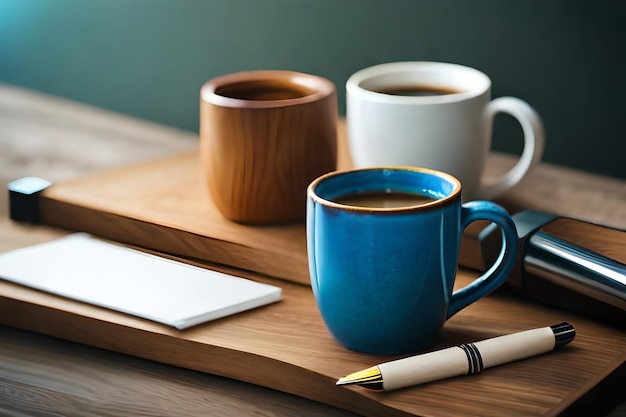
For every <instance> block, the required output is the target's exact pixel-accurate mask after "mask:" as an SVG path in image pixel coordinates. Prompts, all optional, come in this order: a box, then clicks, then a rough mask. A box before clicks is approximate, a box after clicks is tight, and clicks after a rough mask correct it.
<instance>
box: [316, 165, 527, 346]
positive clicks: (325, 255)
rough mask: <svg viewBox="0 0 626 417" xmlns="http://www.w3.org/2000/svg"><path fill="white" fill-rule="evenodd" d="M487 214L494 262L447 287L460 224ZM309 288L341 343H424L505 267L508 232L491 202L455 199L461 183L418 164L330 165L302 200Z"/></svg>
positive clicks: (511, 229)
mask: <svg viewBox="0 0 626 417" xmlns="http://www.w3.org/2000/svg"><path fill="white" fill-rule="evenodd" d="M476 220H488V221H491V222H493V223H495V224H496V225H497V226H499V227H500V229H501V231H502V236H503V239H502V242H503V243H502V249H501V252H500V256H499V257H498V259H497V260H496V262H495V264H494V265H493V266H492V267H491V268H489V269H488V270H487V271H486V272H485V273H484V274H483V275H481V276H480V277H478V278H476V280H475V281H473V282H472V283H471V284H470V285H468V286H466V287H465V288H462V289H460V290H458V291H456V292H454V293H453V291H452V289H453V286H454V280H455V275H456V270H457V262H458V255H459V248H460V241H461V234H462V233H463V230H464V229H465V227H467V226H468V225H469V224H470V223H472V222H474V221H476ZM307 246H308V258H309V271H310V275H311V286H312V288H313V293H314V295H315V299H316V302H317V305H318V307H319V310H320V312H321V314H322V317H323V319H324V322H325V324H326V326H327V328H328V330H329V331H330V333H331V334H332V335H333V337H334V338H335V339H336V340H337V341H339V342H340V343H341V344H342V345H344V346H345V347H347V348H349V349H353V350H357V351H361V352H367V353H377V354H403V353H410V352H415V351H418V350H420V349H423V348H426V347H428V346H429V345H432V344H433V343H434V342H435V341H436V339H437V336H438V334H439V331H440V330H441V328H442V327H443V325H444V323H445V321H446V320H447V319H449V318H450V317H451V316H452V315H454V314H455V313H457V312H459V311H460V310H461V309H463V308H465V307H467V306H468V305H470V304H471V303H473V302H474V301H476V300H478V299H480V298H481V297H484V296H485V295H487V294H489V293H490V292H492V291H493V290H495V289H496V288H498V287H499V286H500V285H501V284H502V283H503V282H504V281H505V280H506V277H507V275H508V274H509V272H510V271H511V269H512V267H513V263H514V261H515V253H516V250H517V230H516V228H515V224H514V223H513V220H512V219H511V217H510V216H509V214H508V213H507V212H506V211H505V210H504V209H502V208H501V207H500V206H498V205H497V204H495V203H492V202H489V201H473V202H469V203H465V204H462V203H461V183H460V182H459V180H457V179H456V178H454V177H453V176H451V175H449V174H446V173H443V172H439V171H434V170H430V169H425V168H409V167H388V168H383V167H381V168H369V169H355V170H351V171H343V172H341V171H336V172H332V173H329V174H326V175H323V176H321V177H319V178H317V179H316V180H315V181H313V182H312V183H311V184H310V185H309V188H308V198H307Z"/></svg>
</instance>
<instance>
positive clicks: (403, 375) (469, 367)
mask: <svg viewBox="0 0 626 417" xmlns="http://www.w3.org/2000/svg"><path fill="white" fill-rule="evenodd" d="M575 336H576V330H574V326H572V325H571V324H569V323H560V324H556V325H554V326H549V327H542V328H539V329H532V330H525V331H522V332H518V333H512V334H508V335H504V336H498V337H494V338H491V339H485V340H481V341H480V342H474V343H464V344H462V345H459V346H454V347H450V348H447V349H442V350H437V351H434V352H429V353H424V354H422V355H417V356H412V357H409V358H404V359H398V360H395V361H391V362H385V363H382V364H380V365H376V366H373V367H371V368H367V369H364V370H362V371H359V372H355V373H353V374H350V375H348V376H345V377H343V378H340V379H339V381H337V385H359V386H362V387H365V388H370V389H374V390H383V391H391V390H394V389H398V388H404V387H408V386H411V385H418V384H424V383H427V382H433V381H438V380H440V379H445V378H451V377H455V376H460V375H471V374H476V373H479V372H481V371H482V370H483V369H486V368H491V367H493V366H497V365H502V364H504V363H508V362H513V361H517V360H520V359H525V358H529V357H531V356H536V355H540V354H542V353H547V352H551V351H553V350H555V349H557V348H560V347H561V346H564V345H566V344H568V343H569V342H571V341H572V340H574V337H575Z"/></svg>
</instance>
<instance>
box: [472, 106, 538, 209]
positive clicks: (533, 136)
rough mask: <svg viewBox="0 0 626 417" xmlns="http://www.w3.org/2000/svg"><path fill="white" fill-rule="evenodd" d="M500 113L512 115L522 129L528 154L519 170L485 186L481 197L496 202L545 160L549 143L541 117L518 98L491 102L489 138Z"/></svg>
mask: <svg viewBox="0 0 626 417" xmlns="http://www.w3.org/2000/svg"><path fill="white" fill-rule="evenodd" d="M498 113H507V114H510V115H511V116H513V117H515V118H516V119H517V121H518V122H519V124H520V125H521V126H522V131H523V132H524V150H523V151H522V155H521V156H520V158H519V160H518V161H517V163H516V164H515V166H513V168H511V169H510V170H509V171H508V172H507V173H506V174H504V175H503V176H501V177H500V178H498V179H496V180H495V181H493V182H489V183H481V186H480V191H479V194H480V198H481V199H484V200H490V199H493V198H495V197H497V196H498V195H500V194H502V193H503V192H505V191H506V190H508V189H510V188H511V187H513V186H514V185H516V184H517V183H518V182H520V181H521V180H522V178H524V176H525V175H526V174H527V173H528V171H529V170H530V169H531V168H532V167H534V166H535V165H536V164H537V163H538V162H539V161H540V160H541V157H542V156H543V148H544V143H545V133H544V129H543V123H542V122H541V119H540V118H539V114H537V112H536V111H535V110H534V109H533V108H532V107H530V106H529V105H528V103H526V102H525V101H523V100H520V99H518V98H515V97H500V98H497V99H495V100H493V101H491V102H490V103H489V104H488V105H487V109H486V112H485V117H486V120H485V123H486V126H487V127H488V128H487V134H488V135H491V132H492V130H493V122H494V118H495V116H496V115H497V114H498ZM489 142H491V141H489Z"/></svg>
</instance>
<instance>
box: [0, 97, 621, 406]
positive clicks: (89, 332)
mask: <svg viewBox="0 0 626 417" xmlns="http://www.w3.org/2000/svg"><path fill="white" fill-rule="evenodd" d="M0 92H1V94H0V131H1V132H2V134H1V135H0V178H1V180H2V184H6V183H7V182H8V181H10V180H12V179H16V178H20V177H22V176H25V175H39V176H41V177H44V178H47V179H49V180H51V181H53V182H59V183H69V182H71V181H69V180H71V179H81V180H82V179H83V178H86V177H85V175H87V174H90V175H91V174H93V173H95V172H97V171H103V170H106V172H105V173H104V174H106V175H108V174H109V173H110V172H111V171H108V170H109V169H110V168H112V167H120V166H124V165H128V164H131V163H142V164H143V163H144V162H145V161H147V160H151V159H154V158H158V157H162V156H166V155H172V154H175V153H181V152H188V151H193V150H195V149H196V147H197V142H196V141H194V140H193V139H194V135H193V134H190V133H188V132H180V131H175V130H172V129H168V128H164V127H161V126H158V125H154V124H151V123H147V122H140V121H137V120H135V119H130V118H127V117H124V116H120V115H115V114H112V113H109V112H106V111H102V110H99V109H94V108H91V107H89V106H83V105H78V104H76V103H71V102H67V101H65V100H61V99H57V98H53V97H49V96H45V95H41V94H37V93H32V92H29V91H26V90H22V89H18V88H14V87H10V86H5V85H0ZM339 128H340V131H341V130H342V129H345V125H344V124H340V125H339ZM344 134H345V132H344ZM96 149H97V150H98V151H97V152H89V150H96ZM339 154H340V155H343V157H340V158H341V159H343V160H346V159H345V158H346V155H347V148H346V146H345V143H342V142H341V141H340V143H339ZM510 161H511V158H509V157H507V156H504V155H492V156H491V159H490V161H489V165H488V168H489V169H488V171H489V170H492V169H495V170H499V169H506V165H507V163H509V162H510ZM517 191H519V194H511V195H509V196H507V201H508V202H510V203H512V204H517V205H518V207H521V208H524V207H528V208H533V209H539V210H547V211H553V212H559V213H560V214H564V215H570V216H574V217H579V218H586V219H590V220H592V221H597V222H600V223H604V224H609V225H613V226H616V227H623V226H624V225H625V224H626V213H624V210H623V208H624V207H626V205H625V204H626V195H625V194H626V190H625V189H624V183H623V181H616V180H613V179H610V178H603V177H599V176H593V175H588V174H585V173H582V172H578V171H574V170H567V169H562V168H560V167H555V166H549V165H541V166H539V167H538V168H537V169H536V170H535V171H534V172H533V174H532V175H531V176H530V177H529V178H528V179H527V180H525V182H524V183H522V184H520V185H519V186H518V187H517V188H516V192H517ZM535 191H537V192H536V193H535ZM0 203H2V204H1V205H0V212H1V213H2V214H3V215H2V217H0V235H2V237H3V239H0V251H6V250H10V249H15V248H19V247H23V246H27V245H31V244H35V243H40V242H43V241H47V240H51V239H54V238H56V237H59V236H62V235H64V234H66V233H67V232H66V231H64V230H61V229H57V228H52V227H47V226H41V225H28V224H18V223H13V222H11V221H9V220H8V219H7V217H6V194H3V193H0ZM603 203H606V205H604V204H603ZM170 204H172V203H170ZM213 267H214V268H215V269H220V268H221V267H219V266H217V265H215V266H213ZM238 272H241V271H238ZM466 274H468V273H467V272H463V274H462V276H464V277H467V275H466ZM254 276H255V277H256V278H258V279H259V280H270V281H271V279H270V278H267V277H264V276H257V275H254ZM465 279H467V278H465ZM2 284H3V285H2V287H1V289H0V294H2V299H1V301H0V311H2V314H0V318H2V320H3V321H4V322H8V321H15V322H16V323H18V324H19V323H22V324H24V327H27V328H33V329H36V330H38V331H40V332H44V333H46V332H55V333H57V332H58V333H59V335H60V336H63V337H65V336H68V339H70V340H86V341H88V342H89V343H92V342H93V343H94V344H95V345H98V346H103V347H106V348H107V349H111V350H118V351H121V352H128V353H131V354H132V355H137V356H143V357H146V356H150V355H151V354H152V352H156V353H155V354H156V355H157V356H158V358H156V359H155V361H144V360H141V359H138V358H136V357H134V356H127V355H117V354H112V353H108V352H106V351H103V350H100V349H96V348H87V347H85V346H82V345H81V344H76V343H69V342H65V341H62V340H55V339H49V338H46V337H44V336H40V335H35V334H31V333H28V332H25V331H20V330H12V329H9V328H7V327H0V355H1V356H2V361H0V387H1V388H0V410H1V413H2V414H6V415H15V416H18V415H20V416H22V415H59V414H62V415H146V416H157V415H172V414H176V415H199V414H202V415H220V416H222V415H223V416H230V415H233V416H234V415H251V414H259V415H275V416H282V415H303V416H307V415H343V416H348V415H352V414H351V413H350V412H347V411H340V410H339V409H336V408H328V407H324V406H323V405H322V404H315V403H311V402H310V401H306V400H304V399H303V398H302V397H299V396H298V397H294V396H289V395H284V394H281V393H280V392H278V391H276V390H266V389H260V388H258V387H256V386H255V385H251V384H247V383H239V382H237V381H230V380H226V379H223V378H221V377H217V376H213V375H210V374H207V373H204V372H202V373H195V372H192V371H187V370H184V369H180V368H177V367H171V366H165V365H161V364H158V363H156V362H159V361H165V362H168V361H173V362H175V363H180V364H182V365H185V364H189V363H190V362H192V363H191V364H192V365H193V366H198V367H202V368H206V369H211V370H214V371H215V373H217V374H230V373H232V372H235V371H237V370H238V369H239V370H240V369H241V368H242V367H244V365H252V367H253V369H255V370H257V369H258V372H262V371H265V370H267V369H271V370H272V372H271V373H269V374H267V375H265V382H261V384H271V383H274V382H276V381H274V380H275V379H278V380H279V379H280V378H279V377H280V376H281V375H283V374H284V373H286V372H287V371H292V370H294V368H298V369H300V370H299V371H297V372H295V371H294V374H293V375H292V376H291V375H290V378H292V379H290V381H292V382H293V381H294V380H295V382H293V387H291V386H288V387H287V391H288V392H292V391H293V392H298V393H300V392H303V393H304V394H303V395H304V396H305V397H307V398H311V397H315V398H318V397H319V398H325V397H326V396H328V395H329V393H330V394H332V395H338V397H337V398H335V400H333V401H335V403H338V404H341V405H340V407H343V405H344V403H346V402H348V403H349V404H348V405H349V406H356V407H359V408H365V409H367V410H365V412H364V413H363V414H364V415H372V414H375V413H376V412H377V411H379V410H380V409H379V408H377V407H381V406H382V407H385V411H387V410H389V409H390V407H391V408H393V411H392V413H393V414H391V415H394V414H397V413H399V415H406V413H407V411H406V410H407V409H409V410H410V407H414V406H416V404H417V405H418V406H421V407H422V408H421V409H420V412H421V414H422V415H426V416H438V415H446V416H448V415H485V411H487V412H491V413H494V414H498V413H499V415H558V414H563V415H600V414H604V413H605V412H606V411H608V410H609V409H610V407H611V406H612V405H614V404H615V402H614V401H616V400H617V401H623V388H622V387H623V381H624V379H625V378H626V377H625V375H624V370H623V369H624V365H623V364H624V346H625V343H624V336H625V335H626V334H625V333H624V332H623V331H620V330H617V329H614V328H608V327H606V326H603V325H599V324H597V323H592V322H590V321H587V320H584V319H581V318H580V317H578V316H576V315H572V314H569V313H565V312H563V311H561V310H557V309H548V308H543V307H537V306H534V305H532V304H529V303H526V302H524V301H522V300H518V299H511V298H507V297H506V296H505V295H504V294H497V295H494V296H491V297H488V298H486V299H484V300H481V301H479V302H478V303H477V304H476V305H474V306H472V307H470V308H468V309H467V310H465V311H464V313H463V314H462V315H458V316H456V317H454V318H453V319H452V320H451V321H450V322H448V324H447V325H446V327H445V328H444V331H443V332H442V334H441V338H440V340H439V342H438V346H447V345H450V344H455V343H459V342H465V341H468V340H477V339H481V338H485V337H488V336H489V335H498V334H503V333H506V332H508V331H517V330H520V329H521V328H526V327H536V326H544V325H547V324H551V322H552V321H561V320H564V319H567V320H570V321H571V322H572V323H573V324H574V325H575V326H576V327H577V330H578V332H579V336H578V338H577V339H576V340H575V342H574V343H573V344H572V345H571V346H569V347H568V349H567V350H563V351H561V352H557V353H555V354H550V355H545V356H541V357H538V358H535V359H532V360H529V361H524V362H519V363H515V364H511V365H510V366H505V367H499V368H494V369H491V370H488V371H489V373H487V371H486V372H485V373H484V374H482V375H479V376H476V377H475V378H473V377H472V378H470V377H467V378H458V379H454V380H450V381H442V382H441V383H437V384H429V385H427V386H424V387H421V388H420V389H409V390H403V391H398V392H397V393H390V394H394V395H393V396H387V395H383V396H381V395H377V394H375V393H371V392H362V390H358V389H357V388H354V389H348V390H346V391H347V393H345V392H342V393H341V394H338V393H337V392H336V389H335V388H336V387H334V386H332V389H331V387H330V386H328V387H322V388H319V386H318V385H316V384H315V383H312V384H304V383H303V381H304V380H303V379H301V377H303V378H309V377H310V378H311V381H314V382H318V381H319V382H320V383H334V381H333V380H334V378H336V377H338V376H341V375H343V374H345V373H346V372H351V371H354V370H355V369H360V367H362V366H363V365H365V364H368V365H369V364H372V363H373V362H378V361H380V360H382V359H384V358H380V357H375V358H370V357H363V356H361V355H358V354H354V353H352V352H347V351H345V350H343V349H342V348H340V347H338V346H337V345H336V344H334V341H332V340H331V339H330V336H328V334H326V332H325V329H324V328H323V327H320V318H319V316H317V315H316V314H317V313H315V310H312V311H309V313H308V314H302V317H300V316H301V313H300V312H298V311H296V312H295V313H294V311H293V309H294V306H295V305H298V304H299V303H300V302H299V301H298V300H299V298H298V297H299V295H304V297H303V300H304V301H303V305H304V306H306V305H309V307H310V306H311V305H312V304H311V303H313V300H312V295H311V294H310V293H309V292H307V291H308V289H307V288H306V287H305V286H302V285H295V284H290V283H289V282H286V281H280V285H281V286H283V285H285V287H286V288H288V289H287V290H286V291H288V292H289V294H292V290H291V289H292V288H293V289H295V290H294V291H295V293H294V294H295V298H293V302H289V300H290V299H291V298H286V299H285V301H284V302H281V303H278V304H276V305H273V306H267V309H266V308H264V309H260V310H258V311H255V312H254V314H248V315H247V316H246V315H241V316H240V315H237V316H233V317H230V318H228V319H226V320H224V321H217V322H214V323H210V324H208V325H207V326H208V327H204V326H203V327H198V328H196V329H192V330H193V332H192V333H190V334H185V335H184V340H183V342H182V343H183V344H184V345H185V347H184V348H182V349H181V350H180V351H178V350H177V348H171V345H172V344H173V343H174V344H178V343H181V341H180V340H179V335H178V334H175V335H172V334H171V333H172V330H171V329H165V328H164V327H163V326H159V325H155V324H153V323H150V322H146V321H143V320H140V319H135V318H132V317H129V316H124V315H120V314H114V313H111V312H109V311H106V310H102V309H98V308H96V307H92V306H87V305H82V304H80V303H76V302H71V301H69V300H65V299H61V298H57V297H52V296H50V295H46V294H42V293H37V292H34V291H30V290H26V289H24V288H21V287H17V286H7V285H8V284H6V283H2ZM303 291H304V292H303ZM290 297H291V295H290ZM307 303H308V304H307ZM5 308H7V310H6V312H7V313H6V314H5ZM268 309H269V310H268ZM276 309H278V310H276ZM9 313H10V314H9ZM14 313H15V314H14ZM250 313H252V312H250ZM256 313H259V315H256ZM254 317H256V319H254ZM260 317H271V319H272V320H270V322H268V321H267V320H261V319H260ZM254 320H260V321H262V322H264V324H263V325H262V326H259V325H258V324H257V323H255V321H254ZM272 321H273V323H271V322H272ZM274 323H276V324H277V325H276V326H273V324H274ZM289 323H291V324H293V325H294V326H295V325H297V327H294V328H295V331H294V334H290V332H289V331H285V327H284V326H288V325H289ZM16 325H17V324H16ZM300 327H301V328H300ZM126 328H130V329H132V331H131V332H130V333H129V334H126V333H124V331H123V330H124V329H126ZM292 329H293V328H292ZM174 333H176V332H175V331H174ZM252 335H256V336H255V337H252ZM69 336H71V338H70V337H69ZM144 336H145V337H144ZM613 336H615V338H614V339H612V337H613ZM309 338H313V339H315V340H314V341H313V342H310V341H309ZM271 340H274V341H279V342H278V343H275V342H270V341H271ZM95 342H98V343H95ZM206 342H209V344H210V346H206V344H207V343H206ZM280 342H289V343H295V344H297V348H295V349H294V350H293V351H292V350H291V348H289V346H288V345H285V346H284V347H283V346H282V345H281V343H280ZM236 343H246V346H247V348H249V351H240V350H238V349H237V348H235V347H234V344H236ZM309 343H313V345H312V347H311V348H313V347H319V346H320V345H321V346H322V347H323V348H324V349H327V350H322V351H320V352H318V353H316V354H315V355H312V356H311V357H310V358H309V357H307V356H306V355H304V354H303V352H306V350H307V349H308V344H309ZM211 346H213V347H211ZM86 349H88V351H89V353H88V354H87V353H84V352H85V350H86ZM285 351H288V352H286V354H285V356H284V357H277V355H282V354H283V352H285ZM206 352H210V353H211V354H214V353H218V354H223V355H224V356H220V357H218V358H220V359H221V358H225V360H226V359H228V358H234V359H236V360H241V361H242V364H237V363H235V364H234V365H233V366H235V368H234V369H231V368H230V366H229V364H232V362H230V361H226V362H223V361H221V362H219V361H212V359H214V358H215V356H208V357H203V358H202V360H198V359H197V358H198V355H201V354H205V353H206ZM227 352H230V353H229V354H227ZM189 355H191V356H189ZM194 355H195V356H194ZM229 355H232V356H229ZM263 355H266V356H263ZM587 356H589V358H587ZM194 358H195V360H194ZM329 359H330V360H329ZM315 361H326V362H325V365H323V366H321V367H320V369H318V368H317V367H315V368H314V369H315V372H311V371H310V369H311V367H313V366H314V364H315ZM257 363H258V368H257V366H256V365H257ZM620 363H621V365H620ZM275 367H277V368H278V370H277V371H276V372H277V373H274V371H273V370H274V368H275ZM611 370H613V372H612V373H611ZM620 370H621V371H620ZM258 372H255V373H254V374H253V375H251V376H250V379H254V380H260V379H262V378H261V376H260V374H259V373H258ZM609 374H610V375H609ZM64 375H67V377H65V376H64ZM268 375H269V376H268ZM230 382H232V384H231V383H230ZM608 382H611V385H607V384H608ZM277 383H279V384H284V385H290V384H289V383H286V382H280V381H278V382H277ZM303 385H306V386H303ZM594 386H595V387H596V388H595V389H592V387H594ZM616 387H617V388H616ZM116 388H119V389H117V390H116ZM318 389H319V390H320V391H321V392H320V393H318V392H317V390H318ZM450 390H453V391H454V392H456V393H457V395H458V397H456V396H453V397H450V395H449V393H450ZM590 390H591V391H590ZM609 394H610V396H609V397H605V396H606V395H609ZM298 395H300V394H298ZM416 395H417V398H418V399H417V400H416ZM364 398H365V400H364ZM606 398H608V399H610V401H605V399H606ZM375 401H378V402H380V404H379V405H376V404H373V403H374V402H375ZM492 403H493V406H492ZM320 406H321V407H322V408H319V407H320ZM370 406H371V409H370ZM394 407H395V408H394ZM581 410H582V411H581ZM585 411H586V412H585ZM578 413H582V414H578ZM379 415H387V414H384V413H379ZM625 415H626V405H623V406H622V407H620V408H619V409H618V410H615V411H614V412H613V413H612V414H611V416H612V417H613V416H620V417H621V416H625Z"/></svg>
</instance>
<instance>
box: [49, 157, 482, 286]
mask: <svg viewBox="0 0 626 417" xmlns="http://www.w3.org/2000/svg"><path fill="white" fill-rule="evenodd" d="M339 165H340V168H345V167H348V166H349V165H350V162H349V160H348V157H346V156H345V155H344V156H342V157H341V158H340V164H339ZM201 171H202V170H201V167H200V158H199V154H198V153H196V152H193V153H188V154H182V155H177V156H174V157H170V158H165V159H158V160H155V161H152V162H149V163H144V164H141V165H135V166H129V167H124V168H118V169H114V170H111V171H106V172H103V173H100V174H96V175H92V176H89V177H85V178H81V179H79V180H75V181H68V182H64V183H59V184H53V185H52V186H51V187H49V188H47V189H46V190H44V191H43V192H42V194H41V196H40V197H39V217H40V219H39V221H40V222H41V223H43V224H47V225H51V226H57V227H61V228H64V229H68V230H77V231H84V232H89V233H93V234H95V235H98V236H102V237H105V238H108V239H112V240H115V241H118V242H122V243H126V244H131V245H136V246H139V247H142V248H146V249H150V250H155V251H158V252H162V253H166V254H170V255H174V256H181V257H184V258H187V259H195V260H200V261H208V262H212V263H218V264H223V265H228V266H234V267H236V268H238V269H244V270H249V271H253V272H257V273H261V274H266V275H269V276H272V277H278V278H281V279H285V280H288V281H292V282H297V283H301V284H306V285H308V284H309V271H308V264H307V254H306V232H305V225H304V222H300V223H293V224H287V225H278V226H247V225H242V224H237V223H234V222H231V221H229V220H227V219H225V218H224V217H223V216H222V215H221V213H220V212H219V211H218V210H217V208H216V207H215V205H214V204H213V201H212V200H211V197H210V195H209V192H208V188H207V185H206V182H205V180H204V178H203V174H202V172H201ZM477 223H479V222H477ZM481 227H484V224H475V225H474V226H473V227H470V228H468V231H467V233H466V234H465V239H466V240H470V241H473V240H474V239H475V237H476V235H477V233H478V231H479V230H480V228H481ZM475 246H476V247H474V248H472V246H471V245H467V247H468V250H466V251H465V252H464V253H465V254H466V256H467V255H470V256H479V252H476V251H479V249H478V247H477V245H475Z"/></svg>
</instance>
